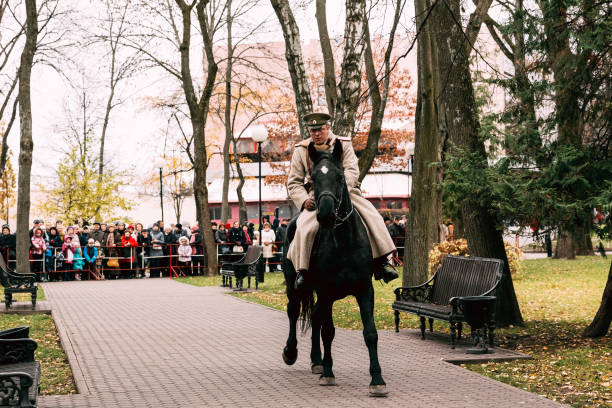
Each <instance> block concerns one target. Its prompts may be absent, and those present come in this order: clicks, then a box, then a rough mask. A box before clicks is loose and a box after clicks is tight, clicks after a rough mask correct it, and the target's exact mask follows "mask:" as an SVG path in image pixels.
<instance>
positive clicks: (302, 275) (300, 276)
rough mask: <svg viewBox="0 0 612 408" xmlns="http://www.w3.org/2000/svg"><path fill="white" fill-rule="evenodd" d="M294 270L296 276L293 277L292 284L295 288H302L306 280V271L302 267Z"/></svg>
mask: <svg viewBox="0 0 612 408" xmlns="http://www.w3.org/2000/svg"><path fill="white" fill-rule="evenodd" d="M296 272H297V278H296V279H295V285H294V286H295V289H296V290H301V289H304V288H305V287H306V280H307V277H306V274H307V273H308V271H307V270H305V269H302V270H299V271H296Z"/></svg>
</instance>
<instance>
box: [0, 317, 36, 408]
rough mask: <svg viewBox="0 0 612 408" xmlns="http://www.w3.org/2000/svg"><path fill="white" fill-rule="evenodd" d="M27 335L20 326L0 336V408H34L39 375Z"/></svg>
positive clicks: (26, 327) (2, 332)
mask: <svg viewBox="0 0 612 408" xmlns="http://www.w3.org/2000/svg"><path fill="white" fill-rule="evenodd" d="M29 331H30V328H29V327H28V326H23V327H16V328H13V329H9V330H3V331H1V332H0V406H3V407H6V406H18V407H22V408H25V407H36V401H37V399H38V393H39V391H40V390H39V387H40V375H41V372H40V363H39V362H38V361H34V350H36V348H37V347H38V345H37V344H36V342H35V341H34V340H32V339H29V338H28V335H29Z"/></svg>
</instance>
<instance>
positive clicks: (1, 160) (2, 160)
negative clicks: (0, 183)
mask: <svg viewBox="0 0 612 408" xmlns="http://www.w3.org/2000/svg"><path fill="white" fill-rule="evenodd" d="M0 21H1V19H0ZM18 81H19V73H17V75H15V79H14V80H13V82H12V83H11V87H10V88H9V90H8V91H6V92H5V96H4V102H3V103H2V107H0V121H2V122H5V120H4V111H5V110H6V107H7V106H8V104H9V101H10V99H11V95H12V94H13V91H14V90H15V88H16V87H17V82H18ZM18 101H19V98H15V100H14V101H13V110H12V112H11V118H10V119H9V121H8V124H7V125H6V127H5V128H4V132H3V133H2V147H1V148H0V149H1V150H0V179H1V178H2V175H3V174H4V168H5V167H6V160H7V154H8V143H7V140H8V135H9V134H10V133H11V128H12V127H13V123H14V121H15V116H16V112H17V102H18ZM6 222H8V217H7V219H6Z"/></svg>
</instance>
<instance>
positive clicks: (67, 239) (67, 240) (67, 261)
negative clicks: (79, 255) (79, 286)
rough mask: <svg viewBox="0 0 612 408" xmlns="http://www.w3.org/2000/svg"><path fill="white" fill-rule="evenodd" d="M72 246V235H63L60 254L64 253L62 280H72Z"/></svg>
mask: <svg viewBox="0 0 612 408" xmlns="http://www.w3.org/2000/svg"><path fill="white" fill-rule="evenodd" d="M74 252H75V251H74V247H73V246H72V237H71V236H70V235H65V236H64V244H63V245H62V254H63V255H64V281H69V280H74V272H69V271H72V270H73V268H74V266H73V264H74Z"/></svg>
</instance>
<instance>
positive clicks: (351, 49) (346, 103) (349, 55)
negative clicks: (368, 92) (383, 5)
mask: <svg viewBox="0 0 612 408" xmlns="http://www.w3.org/2000/svg"><path fill="white" fill-rule="evenodd" d="M366 19H367V16H366V6H365V0H346V23H345V25H344V58H343V60H342V72H341V73H340V83H339V84H338V90H339V91H340V92H339V94H338V99H337V101H336V109H335V111H334V114H333V125H332V130H333V132H334V134H336V135H338V136H342V137H351V138H352V137H353V135H354V134H355V116H356V114H357V108H358V107H359V97H360V93H361V58H362V56H363V52H364V50H365V47H366V39H365V35H366V27H367V21H366Z"/></svg>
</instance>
